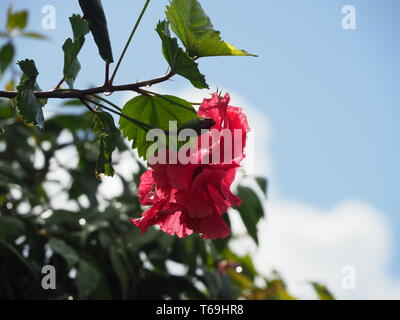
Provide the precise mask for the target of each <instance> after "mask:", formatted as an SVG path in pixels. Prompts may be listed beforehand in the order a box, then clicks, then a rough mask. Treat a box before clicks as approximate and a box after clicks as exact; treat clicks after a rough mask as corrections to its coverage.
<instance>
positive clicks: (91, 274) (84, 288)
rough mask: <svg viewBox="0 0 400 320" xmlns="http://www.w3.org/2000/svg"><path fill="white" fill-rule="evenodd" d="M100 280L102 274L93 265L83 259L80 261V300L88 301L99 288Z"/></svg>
mask: <svg viewBox="0 0 400 320" xmlns="http://www.w3.org/2000/svg"><path fill="white" fill-rule="evenodd" d="M100 280H101V274H100V272H99V271H98V270H97V269H96V268H95V267H94V266H93V265H92V264H91V263H89V262H88V261H86V260H83V259H82V260H80V261H79V268H78V275H77V277H76V282H77V286H78V293H79V298H80V299H87V298H88V297H89V295H90V294H91V293H92V292H93V291H94V290H95V289H96V288H97V287H98V286H99V284H100Z"/></svg>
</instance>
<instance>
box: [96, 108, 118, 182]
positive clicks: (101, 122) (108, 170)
mask: <svg viewBox="0 0 400 320" xmlns="http://www.w3.org/2000/svg"><path fill="white" fill-rule="evenodd" d="M94 132H95V134H97V135H98V136H99V138H100V148H99V157H98V159H97V164H96V175H97V176H99V175H100V174H102V173H103V174H105V175H106V176H113V175H114V169H113V166H112V153H113V152H114V150H115V148H116V146H117V144H118V141H119V138H120V131H119V130H118V129H117V128H116V127H115V124H114V119H113V117H112V116H111V115H110V114H109V113H107V112H103V111H99V112H97V114H96V116H95V117H94Z"/></svg>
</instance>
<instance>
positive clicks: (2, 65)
mask: <svg viewBox="0 0 400 320" xmlns="http://www.w3.org/2000/svg"><path fill="white" fill-rule="evenodd" d="M14 55H15V49H14V46H13V45H12V43H11V42H9V43H7V44H5V45H4V46H3V47H1V49H0V76H1V75H2V74H3V73H4V71H6V69H7V67H8V66H9V65H10V63H11V62H12V61H13V59H14Z"/></svg>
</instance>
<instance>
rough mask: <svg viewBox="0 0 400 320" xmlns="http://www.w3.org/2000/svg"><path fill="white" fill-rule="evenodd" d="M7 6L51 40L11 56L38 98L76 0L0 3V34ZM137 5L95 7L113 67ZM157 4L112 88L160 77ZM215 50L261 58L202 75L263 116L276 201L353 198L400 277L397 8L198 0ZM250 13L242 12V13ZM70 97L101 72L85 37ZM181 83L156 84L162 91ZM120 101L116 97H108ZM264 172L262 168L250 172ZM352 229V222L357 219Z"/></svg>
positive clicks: (367, 0) (52, 72)
mask: <svg viewBox="0 0 400 320" xmlns="http://www.w3.org/2000/svg"><path fill="white" fill-rule="evenodd" d="M10 2H12V3H13V4H14V7H15V9H21V8H28V9H29V10H30V13H31V21H30V24H29V29H32V30H36V31H40V32H42V33H45V34H46V35H48V36H49V37H50V38H51V39H52V41H51V42H41V43H39V42H36V41H31V40H19V42H18V58H33V59H35V61H36V63H37V66H38V69H39V71H40V72H41V76H40V78H39V82H40V85H41V86H42V88H49V89H50V88H52V87H54V86H55V84H56V83H57V82H58V80H60V78H61V74H62V61H63V57H62V51H61V49H60V48H61V46H62V43H63V42H64V40H65V39H66V38H67V37H69V36H70V34H71V31H70V26H69V23H68V19H67V18H68V16H70V15H71V14H72V13H80V9H79V6H78V4H77V3H78V2H77V1H49V0H44V1H43V0H36V1H30V2H27V1H22V0H15V1H9V0H3V1H0V25H3V22H4V17H5V11H6V8H7V6H8V4H9V3H10ZM142 2H144V1H125V0H124V1H115V0H114V1H111V0H103V4H104V7H105V9H106V12H107V15H108V18H109V28H110V33H111V39H112V42H113V47H114V55H115V56H116V57H118V55H119V53H120V51H121V49H122V47H123V45H124V42H125V40H126V38H127V36H128V35H129V32H130V28H131V26H132V25H133V24H134V22H135V20H136V17H137V15H138V12H139V11H140V9H141V8H140V7H141V3H142ZM166 3H167V1H152V3H151V4H150V7H149V10H148V12H147V13H146V16H145V17H144V20H143V24H142V27H141V28H140V29H139V32H138V33H137V35H136V36H135V38H134V41H133V44H132V47H131V48H130V49H129V51H128V54H127V56H126V60H125V61H124V63H123V65H122V70H123V71H122V72H120V73H119V74H118V76H117V82H119V83H128V82H133V81H136V80H139V79H141V80H144V79H147V78H152V77H154V76H158V75H161V74H162V73H163V72H165V71H166V69H167V65H166V63H165V62H164V60H163V58H162V55H161V52H160V41H159V39H158V36H157V34H156V33H155V32H154V31H153V30H154V28H155V25H156V23H157V21H158V20H159V19H162V18H163V17H164V13H163V7H164V6H165V4H166ZM201 3H202V5H203V7H204V9H205V11H206V12H207V13H208V14H209V15H210V17H211V19H212V21H213V23H214V25H215V27H216V28H217V29H219V30H221V31H222V36H223V38H224V39H225V40H227V41H229V42H231V43H233V44H235V45H236V46H237V47H239V48H243V49H246V50H248V51H249V52H252V53H256V54H258V55H259V57H258V58H251V57H227V58H206V59H204V60H203V61H200V68H201V70H202V71H203V73H205V74H206V75H207V79H208V80H209V82H210V83H214V84H216V85H218V86H219V87H220V88H231V89H232V90H234V91H235V92H239V93H240V94H241V95H242V96H244V97H246V99H247V100H248V101H249V102H250V103H251V104H252V105H253V106H256V107H257V108H258V110H259V111H261V112H262V113H264V114H265V115H267V116H268V118H269V119H270V120H271V122H272V125H273V128H274V137H273V144H272V150H271V152H272V154H273V158H274V171H275V175H274V178H275V181H271V188H274V186H279V192H280V193H281V194H282V195H283V196H285V197H288V198H291V199H294V200H297V201H300V202H308V203H313V204H315V205H317V206H319V207H321V208H324V209H329V208H331V207H332V206H333V205H334V204H335V203H337V202H339V201H344V200H347V199H357V200H361V201H365V202H367V203H368V204H370V205H372V206H374V207H375V208H377V209H379V210H380V211H382V212H383V213H384V214H385V215H386V217H387V218H388V219H389V221H390V224H391V227H392V231H393V233H394V235H395V243H396V246H395V248H394V249H395V257H394V259H393V261H392V264H391V271H392V272H393V273H396V274H397V275H399V276H400V234H399V233H397V231H398V230H399V228H400V215H399V209H400V205H399V202H398V200H399V199H398V198H399V197H398V194H399V190H400V182H399V181H400V170H399V167H398V163H399V162H400V152H399V143H398V140H399V136H400V129H399V126H398V122H399V117H400V111H399V108H400V72H399V71H400V59H399V56H400V43H399V41H398V34H399V31H400V19H399V17H398V13H399V12H400V2H399V1H398V0H347V1H339V0H334V1H333V0H320V1H315V0H301V1H299V0H296V1H295V0H262V1H261V0H258V1H251V2H248V3H245V2H243V1H232V0H218V1H215V0H213V1H212V0H202V1H201ZM250 3H251V4H250ZM47 4H53V5H54V6H55V7H56V9H57V27H56V29H55V30H43V29H42V28H41V19H42V13H41V9H42V7H43V6H44V5H47ZM344 5H353V6H355V8H356V10H357V29H356V30H347V31H346V30H343V29H342V28H341V19H342V17H343V14H342V13H341V8H342V6H344ZM80 61H81V63H82V65H83V68H82V71H81V75H80V77H79V80H78V81H77V82H76V86H77V87H85V86H87V85H88V84H100V83H101V82H102V81H103V65H102V62H101V61H100V59H99V58H98V55H97V49H96V48H95V46H94V45H93V41H92V39H91V38H90V39H88V41H87V43H86V45H85V49H84V50H83V52H82V54H81V55H80ZM186 85H187V82H186V81H185V80H183V79H177V81H174V82H169V83H168V84H166V85H165V86H164V88H165V89H167V90H168V89H170V90H171V91H172V92H173V91H177V90H179V88H182V86H186ZM113 97H115V98H118V97H119V96H118V95H113ZM260 165H262V164H260ZM360 223H362V221H360Z"/></svg>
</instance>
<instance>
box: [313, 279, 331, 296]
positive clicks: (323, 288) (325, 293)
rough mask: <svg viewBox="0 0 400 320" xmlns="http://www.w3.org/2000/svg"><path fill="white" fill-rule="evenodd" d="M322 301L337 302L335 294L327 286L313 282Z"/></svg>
mask: <svg viewBox="0 0 400 320" xmlns="http://www.w3.org/2000/svg"><path fill="white" fill-rule="evenodd" d="M311 284H312V286H313V287H314V290H315V292H316V293H317V295H318V297H319V299H320V300H335V298H334V296H333V294H332V293H331V292H330V291H329V290H328V289H327V287H326V286H324V285H322V284H320V283H318V282H311Z"/></svg>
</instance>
